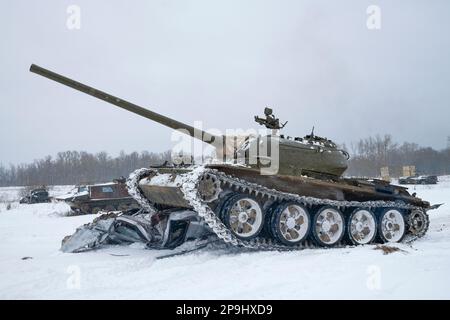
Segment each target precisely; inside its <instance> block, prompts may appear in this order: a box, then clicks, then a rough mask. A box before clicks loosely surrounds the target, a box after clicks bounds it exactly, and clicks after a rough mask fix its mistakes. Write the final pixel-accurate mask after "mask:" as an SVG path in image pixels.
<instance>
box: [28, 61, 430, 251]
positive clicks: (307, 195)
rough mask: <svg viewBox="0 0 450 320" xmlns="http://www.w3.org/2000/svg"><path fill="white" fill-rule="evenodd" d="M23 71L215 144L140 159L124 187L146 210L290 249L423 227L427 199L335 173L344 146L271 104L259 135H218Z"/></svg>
mask: <svg viewBox="0 0 450 320" xmlns="http://www.w3.org/2000/svg"><path fill="white" fill-rule="evenodd" d="M30 71H32V72H34V73H37V74H39V75H41V76H44V77H47V78H49V79H51V80H54V81H56V82H59V83H61V84H64V85H66V86H69V87H72V88H74V89H76V90H78V91H81V92H84V93H86V94H88V95H91V96H94V97H96V98H98V99H101V100H104V101H106V102H109V103H111V104H113V105H116V106H118V107H120V108H123V109H125V110H127V111H130V112H132V113H135V114H138V115H140V116H143V117H145V118H147V119H150V120H152V121H154V122H157V123H160V124H162V125H165V126H167V127H169V128H172V129H175V130H181V131H182V132H184V133H186V134H188V135H190V136H192V137H195V138H198V139H201V140H202V141H203V142H205V143H208V144H211V145H213V146H215V147H216V151H217V154H218V157H217V158H218V159H217V161H216V162H213V163H209V164H203V165H198V166H188V167H186V166H182V167H174V166H163V167H150V168H143V169H139V170H137V171H135V172H134V173H132V174H131V175H130V177H129V179H128V181H127V186H128V189H129V190H128V191H129V193H130V195H132V196H133V197H134V198H135V199H136V201H138V203H139V204H140V205H141V206H142V207H143V208H144V209H145V210H147V211H148V212H151V213H159V214H160V213H161V212H166V213H167V214H169V215H170V214H171V213H172V212H176V211H177V210H185V209H190V210H193V211H195V212H196V213H197V214H198V215H199V216H200V217H201V218H203V221H204V222H205V223H206V225H207V227H208V228H209V229H210V230H212V232H214V233H215V234H216V235H217V236H218V237H219V238H220V239H222V240H223V241H225V242H226V243H229V244H232V245H237V246H244V247H248V248H269V249H270V248H275V249H283V248H289V249H293V248H294V249H295V248H299V247H302V246H304V245H305V244H309V243H312V242H313V243H315V244H316V245H319V246H323V247H333V246H339V245H342V244H343V243H351V244H354V245H363V244H369V243H373V242H382V243H384V242H399V241H402V240H403V239H404V238H405V236H406V237H408V238H410V239H415V238H418V237H421V236H423V235H424V234H425V233H426V231H427V229H428V226H429V217H428V214H427V212H428V211H429V210H431V209H435V208H437V207H438V206H439V205H434V206H432V205H430V203H429V202H427V201H424V200H422V199H420V198H418V197H416V195H415V194H410V193H409V192H408V191H407V188H404V187H401V186H396V185H392V184H390V183H388V182H385V181H382V180H377V179H362V178H361V179H359V178H346V177H343V174H344V172H345V170H346V169H347V164H348V159H349V155H348V153H347V152H346V151H345V150H341V149H339V148H338V147H337V145H336V144H335V143H334V142H333V141H331V140H329V139H326V138H322V137H319V136H316V135H314V133H313V132H312V133H311V134H309V135H306V136H304V137H293V138H292V137H285V136H284V135H282V134H280V130H281V129H283V127H284V126H285V125H286V123H284V124H281V123H280V121H279V119H277V118H276V117H275V116H274V115H273V112H272V110H271V109H270V108H266V110H265V117H257V116H255V121H256V122H257V123H259V124H261V125H264V126H265V127H266V128H267V129H268V134H267V135H246V136H235V137H228V136H218V135H213V134H210V133H208V132H204V131H202V130H199V129H196V128H194V127H192V126H190V125H187V124H184V123H182V122H179V121H177V120H174V119H171V118H168V117H166V116H164V115H161V114H158V113H155V112H153V111H150V110H148V109H145V108H142V107H140V106H137V105H135V104H132V103H130V102H128V101H125V100H123V99H120V98H117V97H115V96H112V95H110V94H107V93H105V92H102V91H100V90H96V89H94V88H92V87H89V86H87V85H84V84H82V83H80V82H77V81H74V80H72V79H69V78H66V77H64V76H61V75H59V74H57V73H54V72H52V71H49V70H46V69H44V68H41V67H38V66H36V65H32V66H31V68H30Z"/></svg>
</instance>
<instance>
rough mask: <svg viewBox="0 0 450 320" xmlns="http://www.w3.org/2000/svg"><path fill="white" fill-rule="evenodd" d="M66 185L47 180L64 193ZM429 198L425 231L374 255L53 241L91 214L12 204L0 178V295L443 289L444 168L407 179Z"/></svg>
mask: <svg viewBox="0 0 450 320" xmlns="http://www.w3.org/2000/svg"><path fill="white" fill-rule="evenodd" d="M66 189H70V188H68V187H59V189H58V188H55V190H54V191H52V192H54V193H64V192H66V191H68V190H66ZM411 189H413V190H415V192H417V194H418V196H420V197H422V198H424V199H426V200H428V201H430V202H431V203H444V202H445V205H443V206H442V207H441V208H439V209H438V210H435V211H432V212H430V218H431V226H430V230H429V232H428V234H427V235H426V236H425V237H424V238H422V239H420V240H418V241H416V242H413V243H412V244H411V245H407V244H398V245H396V246H397V247H398V248H400V249H402V251H397V252H394V253H391V254H388V255H383V252H382V251H380V250H374V247H375V246H364V247H354V248H351V247H348V248H343V249H328V250H325V249H308V250H303V251H297V252H288V253H279V252H258V253H227V252H223V251H211V250H206V251H205V250H203V251H197V252H194V253H190V254H186V255H183V256H177V257H172V258H168V259H163V260H156V259H155V258H156V257H157V256H159V255H162V254H164V253H167V251H165V252H163V251H150V250H144V249H143V248H142V247H140V246H138V245H133V246H129V247H119V246H117V247H109V248H107V249H99V250H96V251H91V252H87V253H77V254H68V253H62V252H60V251H59V247H60V243H61V240H62V238H63V237H64V236H66V235H68V234H71V233H73V231H74V230H75V229H76V228H77V227H78V226H80V225H81V224H84V223H87V222H90V221H92V219H93V218H94V216H92V215H90V216H72V217H66V216H65V214H66V213H67V212H68V210H69V207H68V206H67V205H66V204H64V203H50V204H35V205H19V204H18V203H17V202H13V203H12V204H11V209H10V210H6V202H8V201H14V200H17V193H18V189H17V188H0V200H1V201H3V203H2V204H0V298H2V299H21V298H22V299H84V298H87V299H101V298H106V299H167V298H173V299H216V298H217V299H290V298H292V299H294V298H295V299H314V298H325V299H333V298H339V299H368V298H375V299H396V298H424V299H431V298H436V299H444V298H445V299H450V277H449V273H450V176H447V177H442V178H441V181H440V182H439V184H438V185H435V186H416V187H414V186H412V187H411Z"/></svg>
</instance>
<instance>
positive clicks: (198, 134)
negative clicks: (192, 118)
mask: <svg viewBox="0 0 450 320" xmlns="http://www.w3.org/2000/svg"><path fill="white" fill-rule="evenodd" d="M30 71H31V72H33V73H36V74H38V75H41V76H43V77H45V78H48V79H50V80H53V81H56V82H59V83H61V84H63V85H65V86H68V87H71V88H73V89H75V90H78V91H81V92H83V93H86V94H88V95H90V96H93V97H95V98H97V99H100V100H103V101H106V102H109V103H111V104H113V105H115V106H117V107H120V108H122V109H125V110H127V111H130V112H133V113H135V114H138V115H140V116H142V117H145V118H147V119H150V120H153V121H155V122H158V123H161V124H163V125H165V126H167V127H169V128H172V129H174V130H180V129H182V130H186V131H187V132H188V133H189V135H190V136H191V137H194V138H198V139H201V140H202V141H203V142H206V143H210V144H211V143H213V142H214V140H216V139H217V138H222V139H223V138H224V137H218V136H215V135H212V134H210V133H208V132H205V131H203V130H200V129H197V128H194V127H192V126H190V125H187V124H185V123H182V122H179V121H177V120H174V119H171V118H169V117H166V116H163V115H161V114H159V113H156V112H153V111H150V110H148V109H145V108H142V107H140V106H138V105H136V104H133V103H131V102H128V101H126V100H123V99H120V98H118V97H115V96H113V95H110V94H108V93H106V92H103V91H100V90H97V89H94V88H92V87H90V86H87V85H85V84H82V83H80V82H78V81H75V80H72V79H70V78H67V77H64V76H62V75H60V74H57V73H55V72H53V71H50V70H47V69H45V68H42V67H39V66H37V65H35V64H32V65H31V67H30ZM224 140H225V139H223V140H222V141H224Z"/></svg>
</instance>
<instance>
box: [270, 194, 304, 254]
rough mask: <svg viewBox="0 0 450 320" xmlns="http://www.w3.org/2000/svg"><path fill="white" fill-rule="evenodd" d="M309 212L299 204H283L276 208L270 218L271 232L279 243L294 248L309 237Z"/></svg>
mask: <svg viewBox="0 0 450 320" xmlns="http://www.w3.org/2000/svg"><path fill="white" fill-rule="evenodd" d="M310 221H311V219H310V217H309V213H308V210H307V209H306V208H305V207H304V206H302V205H300V204H297V203H293V202H290V203H281V204H279V205H277V206H276V207H275V209H274V210H273V212H272V214H271V218H270V231H271V233H272V235H273V236H274V237H275V239H277V240H278V241H279V242H281V243H283V244H285V245H288V246H294V245H296V244H299V243H300V242H302V241H303V240H305V239H306V237H307V236H308V235H309V231H310V225H311V224H310Z"/></svg>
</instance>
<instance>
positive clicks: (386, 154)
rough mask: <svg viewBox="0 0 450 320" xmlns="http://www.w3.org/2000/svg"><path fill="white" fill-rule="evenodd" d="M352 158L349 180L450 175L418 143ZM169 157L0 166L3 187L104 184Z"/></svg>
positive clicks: (369, 144) (444, 155)
mask: <svg viewBox="0 0 450 320" xmlns="http://www.w3.org/2000/svg"><path fill="white" fill-rule="evenodd" d="M343 147H344V148H345V149H346V150H347V151H349V153H350V154H351V158H350V161H349V168H348V170H347V171H346V173H345V174H346V175H348V176H362V177H377V176H379V175H380V168H381V167H384V166H388V167H389V170H390V174H391V176H393V177H396V176H400V175H402V167H403V166H406V165H414V166H416V171H417V172H418V173H419V174H438V175H440V174H450V148H447V149H445V150H440V151H437V150H434V149H432V148H430V147H420V146H419V145H418V144H416V143H408V142H405V143H403V144H398V143H396V142H394V141H393V139H392V137H391V136H390V135H385V136H382V137H381V136H375V137H369V138H365V139H361V140H359V141H358V142H355V143H351V144H350V147H347V146H346V145H344V146H343ZM170 155H171V152H170V151H166V152H164V153H150V152H141V153H137V152H133V153H130V154H125V153H124V152H121V153H120V154H119V156H117V157H112V156H110V155H109V154H108V153H106V152H100V153H96V154H91V153H88V152H84V151H81V152H79V151H65V152H60V153H58V154H57V155H56V157H54V158H53V157H51V156H47V157H45V158H43V159H39V160H35V161H34V162H32V163H29V164H20V165H10V166H9V167H5V166H3V165H1V164H0V186H29V185H64V184H79V183H93V182H106V181H111V180H112V179H114V178H118V177H120V176H124V177H127V176H128V175H129V174H130V173H131V172H132V171H133V170H135V169H137V168H142V167H148V166H150V165H159V164H162V163H164V162H165V161H170V159H171V157H170Z"/></svg>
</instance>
